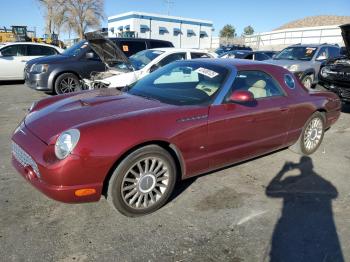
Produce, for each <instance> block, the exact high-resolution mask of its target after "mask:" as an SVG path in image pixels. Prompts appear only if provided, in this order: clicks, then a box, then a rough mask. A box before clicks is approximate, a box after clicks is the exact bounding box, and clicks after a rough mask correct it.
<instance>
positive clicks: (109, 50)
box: [85, 32, 133, 71]
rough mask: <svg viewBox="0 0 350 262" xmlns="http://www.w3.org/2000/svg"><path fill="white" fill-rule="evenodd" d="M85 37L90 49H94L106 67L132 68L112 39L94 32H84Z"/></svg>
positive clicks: (130, 69) (128, 69) (129, 69)
mask: <svg viewBox="0 0 350 262" xmlns="http://www.w3.org/2000/svg"><path fill="white" fill-rule="evenodd" d="M85 38H86V40H87V41H88V42H89V45H90V47H91V49H92V50H93V51H95V53H96V54H97V55H98V56H99V57H100V58H101V60H102V62H103V63H105V64H106V66H107V67H108V68H110V69H113V68H116V67H117V68H119V69H125V70H127V71H132V70H133V68H132V65H131V63H130V61H129V59H128V58H127V57H126V55H125V54H124V53H123V52H122V51H121V50H120V49H119V47H118V46H117V45H116V44H115V43H114V42H113V41H112V40H110V39H108V38H105V37H104V36H102V35H101V34H99V33H96V32H91V33H86V34H85Z"/></svg>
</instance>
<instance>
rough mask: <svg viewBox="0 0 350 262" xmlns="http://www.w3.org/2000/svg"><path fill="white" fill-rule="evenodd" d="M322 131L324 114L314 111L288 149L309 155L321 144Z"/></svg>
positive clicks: (323, 129) (323, 130) (323, 128)
mask: <svg viewBox="0 0 350 262" xmlns="http://www.w3.org/2000/svg"><path fill="white" fill-rule="evenodd" d="M324 132H325V117H324V114H322V113H321V112H315V113H314V114H313V115H312V116H311V117H310V118H309V119H308V121H307V122H306V124H305V125H304V127H303V129H302V131H301V134H300V137H299V139H298V141H297V142H296V143H295V144H294V145H292V146H291V147H289V149H291V150H292V151H293V152H295V153H298V154H300V155H311V154H312V153H314V152H315V151H316V150H317V149H318V148H319V146H320V145H321V143H322V140H323V136H324Z"/></svg>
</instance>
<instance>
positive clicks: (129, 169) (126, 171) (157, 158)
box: [107, 145, 176, 216]
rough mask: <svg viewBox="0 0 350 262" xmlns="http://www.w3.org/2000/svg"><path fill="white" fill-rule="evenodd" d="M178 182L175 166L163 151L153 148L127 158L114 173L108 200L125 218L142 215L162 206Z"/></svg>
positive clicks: (136, 152)
mask: <svg viewBox="0 0 350 262" xmlns="http://www.w3.org/2000/svg"><path fill="white" fill-rule="evenodd" d="M175 181H176V165H175V162H174V159H173V158H172V156H171V155H170V154H169V153H168V152H167V151H166V150H165V149H163V148H161V147H159V146H156V145H150V146H145V147H143V148H140V149H138V150H136V151H134V152H132V153H131V154H130V155H128V156H127V157H126V158H125V159H124V160H123V161H122V162H121V163H120V164H119V165H118V166H117V168H116V169H115V170H114V172H113V174H112V177H111V179H110V181H109V185H108V192H107V200H108V202H109V203H110V204H111V205H112V207H114V208H116V209H117V210H118V211H120V212H121V213H122V214H124V215H126V216H141V215H145V214H148V213H151V212H154V211H155V210H157V209H159V208H160V207H161V206H163V205H164V204H165V203H166V201H167V200H168V199H169V197H170V195H171V193H172V191H173V189H174V186H175Z"/></svg>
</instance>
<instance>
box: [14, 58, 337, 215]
mask: <svg viewBox="0 0 350 262" xmlns="http://www.w3.org/2000/svg"><path fill="white" fill-rule="evenodd" d="M340 107H341V103H340V100H339V98H338V96H337V95H336V94H334V93H330V92H316V91H315V92H312V93H309V91H307V90H306V89H304V88H303V87H302V86H301V84H300V83H299V82H298V80H297V79H295V77H294V76H293V75H292V74H291V73H290V72H289V71H287V70H285V69H283V68H281V67H278V66H274V65H269V64H264V63H259V62H250V61H247V60H245V61H243V60H231V59H199V60H189V61H179V62H175V63H172V64H169V65H167V66H165V67H163V68H161V69H159V70H156V71H155V72H153V73H151V74H150V75H148V76H146V77H145V78H143V79H141V80H140V81H138V82H137V83H136V84H134V85H133V86H131V87H128V88H127V89H125V90H123V92H121V91H118V90H116V89H100V90H95V91H89V92H81V93H75V94H74V93H73V94H68V95H62V96H56V97H50V98H47V99H44V100H41V101H39V102H37V103H34V104H33V106H32V107H31V108H30V110H29V113H28V115H27V116H26V117H25V118H24V120H23V122H22V123H21V124H20V125H19V126H18V128H17V129H16V130H15V132H14V134H13V137H12V155H13V157H12V163H13V165H14V166H15V168H16V169H17V170H18V171H19V172H20V173H21V174H22V175H23V176H24V177H25V178H26V179H27V180H28V181H29V182H30V183H31V184H32V185H33V186H35V187H36V188H37V189H38V190H40V191H42V192H43V193H44V194H46V195H47V196H49V197H51V198H53V199H56V200H59V201H63V202H69V203H73V202H89V201H97V200H99V199H100V197H101V195H102V194H104V195H106V197H107V200H108V202H109V203H110V204H111V205H112V206H113V207H115V208H117V209H118V210H119V211H120V212H122V213H123V214H125V215H128V216H137V215H143V214H146V213H150V212H153V211H155V210H156V209H158V208H160V207H161V206H162V205H163V204H164V203H165V202H166V201H167V199H168V198H169V196H170V195H171V193H172V191H173V189H174V186H175V182H176V181H177V180H181V179H186V178H189V177H191V176H195V175H198V174H201V173H204V172H208V171H210V170H215V169H218V168H220V167H223V166H227V165H230V164H232V163H237V162H240V161H244V160H247V159H251V158H254V157H256V156H259V155H263V154H266V153H269V152H272V151H275V150H278V149H281V148H286V147H290V146H292V148H294V150H295V151H297V152H299V153H301V154H306V155H308V154H311V153H313V152H314V151H315V150H316V149H317V148H318V147H319V145H320V143H321V141H322V138H323V135H324V131H325V130H327V129H328V128H329V127H330V126H331V125H332V124H333V123H334V122H335V121H336V120H337V119H338V117H339V115H340Z"/></svg>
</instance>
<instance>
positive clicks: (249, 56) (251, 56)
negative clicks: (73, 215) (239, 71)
mask: <svg viewBox="0 0 350 262" xmlns="http://www.w3.org/2000/svg"><path fill="white" fill-rule="evenodd" d="M244 59H249V60H252V59H253V54H249V55H247V56H246V57H244Z"/></svg>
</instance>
